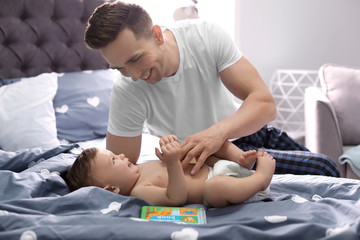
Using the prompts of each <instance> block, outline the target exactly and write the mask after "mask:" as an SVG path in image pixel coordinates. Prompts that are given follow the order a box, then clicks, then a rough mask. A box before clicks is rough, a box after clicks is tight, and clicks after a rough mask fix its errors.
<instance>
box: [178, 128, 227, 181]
mask: <svg viewBox="0 0 360 240" xmlns="http://www.w3.org/2000/svg"><path fill="white" fill-rule="evenodd" d="M224 142H225V139H224V137H223V136H222V134H221V131H219V129H217V128H215V127H214V126H213V127H211V128H208V129H206V130H204V131H201V132H198V133H196V134H193V135H191V136H189V137H187V138H185V140H184V141H183V142H182V143H181V149H182V155H181V160H182V165H183V168H185V167H186V166H188V165H189V163H190V161H191V160H192V159H194V158H195V159H196V164H195V166H194V167H193V169H192V170H191V174H196V173H197V172H198V171H199V169H200V168H201V167H202V165H203V164H204V162H205V160H206V159H207V158H208V157H209V156H210V155H212V154H213V153H215V152H217V151H218V150H219V149H220V147H221V146H222V145H223V144H224Z"/></svg>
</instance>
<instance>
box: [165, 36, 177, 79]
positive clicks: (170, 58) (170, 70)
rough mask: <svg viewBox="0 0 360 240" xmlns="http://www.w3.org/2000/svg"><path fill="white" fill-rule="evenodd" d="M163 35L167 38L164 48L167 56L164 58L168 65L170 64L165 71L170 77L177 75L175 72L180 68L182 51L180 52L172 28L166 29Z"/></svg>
mask: <svg viewBox="0 0 360 240" xmlns="http://www.w3.org/2000/svg"><path fill="white" fill-rule="evenodd" d="M163 35H164V40H165V44H164V49H163V51H164V57H165V59H164V60H165V62H166V66H168V67H167V69H166V72H165V76H166V77H170V76H173V75H175V73H176V72H177V70H178V69H179V65H180V53H179V47H178V45H177V42H176V39H175V37H174V35H173V33H172V32H171V31H170V30H168V29H166V30H165V31H164V32H163Z"/></svg>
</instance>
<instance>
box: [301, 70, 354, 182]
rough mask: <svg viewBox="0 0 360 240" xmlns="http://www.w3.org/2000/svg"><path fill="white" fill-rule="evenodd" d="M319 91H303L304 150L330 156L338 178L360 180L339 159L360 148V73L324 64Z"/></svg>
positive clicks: (312, 88) (320, 75)
mask: <svg viewBox="0 0 360 240" xmlns="http://www.w3.org/2000/svg"><path fill="white" fill-rule="evenodd" d="M319 78H320V85H321V89H320V88H317V87H309V88H307V89H306V90H305V96H304V101H305V103H304V104H305V105H304V107H305V146H306V147H307V148H308V149H309V150H310V151H312V152H317V153H322V154H325V155H327V156H329V157H330V158H331V159H332V160H333V161H334V162H335V163H336V165H337V166H338V167H339V169H340V172H341V176H342V177H347V178H355V179H360V177H359V176H358V175H357V174H355V173H354V171H353V170H352V169H351V167H350V165H349V164H347V163H345V164H344V165H342V164H340V162H339V160H338V159H339V157H340V156H341V155H342V154H343V153H344V151H346V150H348V149H349V148H351V147H355V146H356V145H360V69H356V68H353V67H346V66H340V65H334V64H325V65H323V66H321V67H320V69H319Z"/></svg>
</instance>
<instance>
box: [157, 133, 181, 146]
mask: <svg viewBox="0 0 360 240" xmlns="http://www.w3.org/2000/svg"><path fill="white" fill-rule="evenodd" d="M170 142H178V138H177V137H176V136H175V135H167V136H164V137H162V138H160V140H159V144H160V147H161V146H164V145H166V144H168V143H170Z"/></svg>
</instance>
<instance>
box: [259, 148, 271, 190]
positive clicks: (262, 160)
mask: <svg viewBox="0 0 360 240" xmlns="http://www.w3.org/2000/svg"><path fill="white" fill-rule="evenodd" d="M256 156H257V164H256V172H255V173H254V174H253V175H256V176H258V177H259V178H262V182H263V184H264V185H263V187H262V189H261V190H265V189H266V188H267V187H268V186H269V184H270V182H271V179H272V177H273V175H274V171H275V166H276V161H275V159H274V158H273V157H272V156H271V155H270V154H269V153H267V152H264V150H262V149H259V150H258V152H257V154H256Z"/></svg>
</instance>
